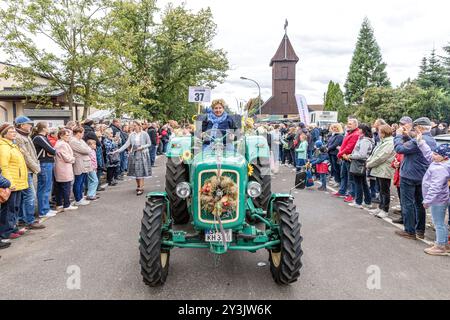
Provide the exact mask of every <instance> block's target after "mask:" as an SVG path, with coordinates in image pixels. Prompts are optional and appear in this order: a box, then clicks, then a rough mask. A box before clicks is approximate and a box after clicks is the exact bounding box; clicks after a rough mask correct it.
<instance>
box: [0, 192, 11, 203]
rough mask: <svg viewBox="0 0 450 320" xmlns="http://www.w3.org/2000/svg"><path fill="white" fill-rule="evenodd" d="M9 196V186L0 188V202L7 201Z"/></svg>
mask: <svg viewBox="0 0 450 320" xmlns="http://www.w3.org/2000/svg"><path fill="white" fill-rule="evenodd" d="M10 196H11V189H9V188H0V203H1V204H3V203H5V202H6V201H8V199H9V197H10Z"/></svg>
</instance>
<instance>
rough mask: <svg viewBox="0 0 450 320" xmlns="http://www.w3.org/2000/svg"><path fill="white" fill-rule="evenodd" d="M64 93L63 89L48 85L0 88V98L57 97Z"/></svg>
mask: <svg viewBox="0 0 450 320" xmlns="http://www.w3.org/2000/svg"><path fill="white" fill-rule="evenodd" d="M63 94H64V90H62V89H55V88H50V87H48V86H37V87H34V88H32V89H25V88H5V89H4V90H0V98H16V97H33V96H44V97H59V96H62V95H63Z"/></svg>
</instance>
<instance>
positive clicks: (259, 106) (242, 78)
mask: <svg viewBox="0 0 450 320" xmlns="http://www.w3.org/2000/svg"><path fill="white" fill-rule="evenodd" d="M241 80H248V81H251V82H253V83H255V84H256V85H257V86H258V92H259V94H258V111H259V115H261V107H262V106H261V87H260V86H259V84H258V82H256V81H255V80H253V79H249V78H246V77H241Z"/></svg>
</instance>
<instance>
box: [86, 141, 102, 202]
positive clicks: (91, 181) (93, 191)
mask: <svg viewBox="0 0 450 320" xmlns="http://www.w3.org/2000/svg"><path fill="white" fill-rule="evenodd" d="M86 143H87V145H88V146H89V148H91V153H90V154H89V158H90V159H91V166H92V168H91V169H92V170H91V171H89V173H88V176H87V182H88V183H87V185H88V190H87V194H86V200H88V201H96V200H98V198H99V197H98V196H97V187H98V177H97V168H98V167H97V142H96V141H95V140H88V141H87V142H86Z"/></svg>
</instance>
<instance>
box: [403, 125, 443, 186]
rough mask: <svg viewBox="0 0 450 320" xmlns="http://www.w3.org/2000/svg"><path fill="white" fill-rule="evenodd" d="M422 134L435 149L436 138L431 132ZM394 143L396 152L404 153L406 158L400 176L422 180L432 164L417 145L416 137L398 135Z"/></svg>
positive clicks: (417, 180)
mask: <svg viewBox="0 0 450 320" xmlns="http://www.w3.org/2000/svg"><path fill="white" fill-rule="evenodd" d="M422 136H423V140H424V141H425V142H426V143H427V144H428V146H429V147H430V148H431V149H432V150H434V148H436V140H434V138H433V137H432V136H431V134H430V133H429V132H427V133H424V134H423V135H422ZM394 145H395V152H397V153H399V154H403V155H404V159H403V161H402V165H401V167H400V177H401V178H406V179H409V180H413V181H416V182H421V181H422V179H423V176H424V175H425V172H427V169H428V167H429V165H430V164H429V162H428V160H427V159H425V157H424V156H423V154H422V151H420V149H419V147H418V146H417V141H416V139H411V138H409V137H405V136H396V137H395V139H394Z"/></svg>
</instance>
